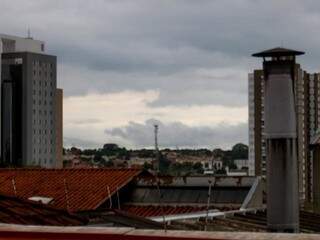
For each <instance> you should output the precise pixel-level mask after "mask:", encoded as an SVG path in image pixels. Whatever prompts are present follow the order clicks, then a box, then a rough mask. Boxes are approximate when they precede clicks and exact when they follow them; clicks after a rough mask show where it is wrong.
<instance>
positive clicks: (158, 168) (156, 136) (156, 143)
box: [154, 124, 160, 172]
mask: <svg viewBox="0 0 320 240" xmlns="http://www.w3.org/2000/svg"><path fill="white" fill-rule="evenodd" d="M158 131H159V126H158V125H157V124H155V125H154V148H155V151H156V163H157V172H160V158H159V148H158Z"/></svg>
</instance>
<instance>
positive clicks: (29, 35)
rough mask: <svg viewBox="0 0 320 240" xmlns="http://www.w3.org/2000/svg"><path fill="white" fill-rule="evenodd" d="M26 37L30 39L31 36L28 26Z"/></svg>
mask: <svg viewBox="0 0 320 240" xmlns="http://www.w3.org/2000/svg"><path fill="white" fill-rule="evenodd" d="M27 38H28V39H32V37H31V32H30V28H28V33H27Z"/></svg>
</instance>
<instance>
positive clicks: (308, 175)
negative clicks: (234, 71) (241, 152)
mask: <svg viewBox="0 0 320 240" xmlns="http://www.w3.org/2000/svg"><path fill="white" fill-rule="evenodd" d="M295 71H296V72H295V74H294V75H295V79H294V86H295V106H296V112H297V128H298V129H297V132H298V139H297V141H298V144H297V146H298V174H299V197H300V201H301V202H304V201H312V198H313V194H312V189H313V186H312V185H313V180H312V178H313V174H312V173H313V166H312V163H313V161H312V151H311V150H310V140H311V138H312V136H313V135H314V134H315V133H316V130H317V129H318V128H319V127H320V73H307V72H306V71H304V70H303V69H302V68H301V67H300V65H299V64H296V67H295ZM263 77H264V74H263V70H260V69H258V70H254V72H253V73H249V75H248V86H249V104H248V106H249V161H250V162H252V163H253V162H254V172H255V175H257V176H264V177H265V176H266V140H265V133H264V85H263V83H264V81H261V80H262V79H263Z"/></svg>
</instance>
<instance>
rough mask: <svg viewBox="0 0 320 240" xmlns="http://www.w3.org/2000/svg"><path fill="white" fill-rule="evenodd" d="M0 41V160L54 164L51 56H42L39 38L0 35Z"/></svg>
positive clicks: (57, 128) (58, 129)
mask: <svg viewBox="0 0 320 240" xmlns="http://www.w3.org/2000/svg"><path fill="white" fill-rule="evenodd" d="M0 40H1V41H0V42H1V45H0V47H1V50H2V51H1V52H2V53H1V91H0V93H1V98H0V99H1V163H2V165H4V166H19V167H21V166H41V167H56V166H57V159H60V158H62V157H60V154H62V149H61V150H60V149H59V148H60V147H61V148H62V144H61V143H62V125H61V122H62V120H61V121H60V119H59V118H60V117H61V118H62V113H61V112H60V110H61V111H62V107H61V106H60V103H59V104H58V105H59V107H58V108H57V106H56V105H57V103H56V102H57V99H60V98H61V100H59V101H61V104H62V92H61V93H60V92H59V93H58V94H57V93H56V92H57V88H56V84H57V81H56V72H57V70H56V63H57V60H56V56H51V55H47V54H45V52H44V46H45V44H44V42H42V41H37V40H33V39H31V38H19V37H12V36H8V35H3V34H0ZM58 91H59V90H58ZM57 122H58V123H59V124H57ZM60 138H61V139H60ZM58 146H59V147H58Z"/></svg>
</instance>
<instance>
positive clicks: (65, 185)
mask: <svg viewBox="0 0 320 240" xmlns="http://www.w3.org/2000/svg"><path fill="white" fill-rule="evenodd" d="M63 183H64V194H65V198H66V204H67V211H68V212H69V210H70V202H69V189H68V184H67V180H66V179H65V178H64V179H63Z"/></svg>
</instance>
